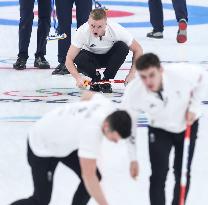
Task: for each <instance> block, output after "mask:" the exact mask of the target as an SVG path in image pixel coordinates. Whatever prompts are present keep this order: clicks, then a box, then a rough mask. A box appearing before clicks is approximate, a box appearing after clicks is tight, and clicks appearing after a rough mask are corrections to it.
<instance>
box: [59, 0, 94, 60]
mask: <svg viewBox="0 0 208 205" xmlns="http://www.w3.org/2000/svg"><path fill="white" fill-rule="evenodd" d="M74 2H75V4H76V17H77V28H79V27H80V26H81V25H82V24H84V23H85V22H87V20H88V17H89V14H90V12H91V10H92V0H84V2H83V0H56V12H57V17H58V22H59V26H58V27H59V28H58V30H59V32H60V33H61V34H62V33H66V35H67V38H66V39H64V40H60V41H58V62H59V63H65V60H66V55H67V51H68V49H69V47H70V45H71V24H72V7H73V4H74Z"/></svg>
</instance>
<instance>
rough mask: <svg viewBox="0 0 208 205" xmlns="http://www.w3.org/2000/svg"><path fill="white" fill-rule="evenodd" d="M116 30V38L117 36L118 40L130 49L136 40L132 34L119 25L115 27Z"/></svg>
mask: <svg viewBox="0 0 208 205" xmlns="http://www.w3.org/2000/svg"><path fill="white" fill-rule="evenodd" d="M116 27H117V28H116ZM115 28H116V31H115V33H116V36H117V40H118V41H122V42H124V43H126V45H127V46H129V47H130V46H131V44H132V42H133V40H134V38H133V36H132V35H131V33H130V32H129V31H128V30H127V29H126V28H124V27H122V26H121V25H119V24H117V25H116V26H115Z"/></svg>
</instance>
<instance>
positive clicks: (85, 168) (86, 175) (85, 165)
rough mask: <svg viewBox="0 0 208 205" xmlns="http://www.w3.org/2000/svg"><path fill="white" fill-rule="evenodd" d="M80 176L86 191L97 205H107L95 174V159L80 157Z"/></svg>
mask: <svg viewBox="0 0 208 205" xmlns="http://www.w3.org/2000/svg"><path fill="white" fill-rule="evenodd" d="M80 165H81V171H82V178H83V181H84V183H85V187H86V189H87V191H88V193H89V194H90V195H91V197H93V198H94V199H95V200H96V201H97V203H98V204H99V205H108V203H107V200H106V198H105V196H104V194H103V191H102V188H101V186H100V183H99V179H98V177H97V174H96V170H97V168H96V160H95V159H87V158H82V157H80Z"/></svg>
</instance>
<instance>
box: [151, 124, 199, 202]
mask: <svg viewBox="0 0 208 205" xmlns="http://www.w3.org/2000/svg"><path fill="white" fill-rule="evenodd" d="M197 131H198V121H197V122H195V123H194V124H193V125H192V128H191V142H190V149H189V157H188V173H187V192H186V196H187V193H188V190H189V186H190V172H191V163H192V158H193V154H194V148H195V142H196V138H197ZM184 135H185V132H182V133H179V134H175V133H171V132H167V131H164V130H162V129H157V128H153V127H149V154H150V162H151V168H152V175H151V177H150V201H151V205H165V181H166V177H167V173H168V170H169V155H170V151H171V148H172V147H174V148H175V160H174V175H175V189H174V198H173V202H172V205H178V204H179V196H180V178H181V168H182V158H183V144H184Z"/></svg>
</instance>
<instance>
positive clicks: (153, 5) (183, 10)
mask: <svg viewBox="0 0 208 205" xmlns="http://www.w3.org/2000/svg"><path fill="white" fill-rule="evenodd" d="M148 3H149V11H150V22H151V24H152V26H153V29H154V31H161V32H162V31H163V30H164V25H163V7H162V1H161V0H149V1H148ZM172 3H173V8H174V10H175V15H176V19H177V21H179V20H180V19H186V20H187V21H188V11H187V6H186V0H172Z"/></svg>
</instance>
